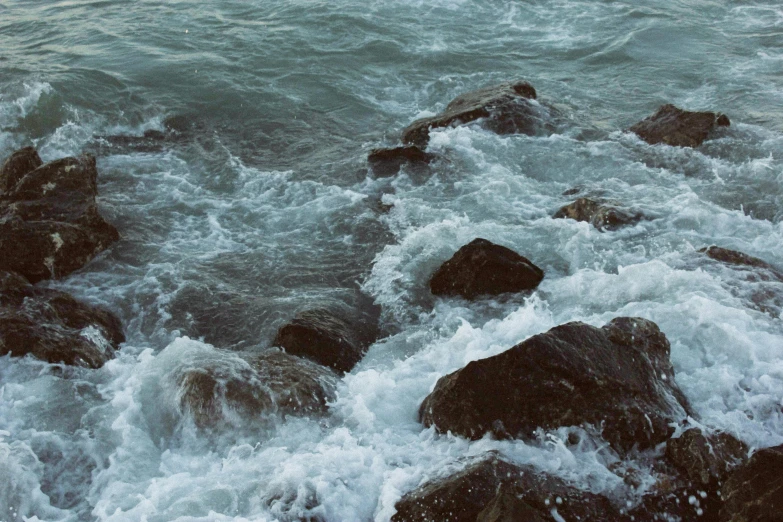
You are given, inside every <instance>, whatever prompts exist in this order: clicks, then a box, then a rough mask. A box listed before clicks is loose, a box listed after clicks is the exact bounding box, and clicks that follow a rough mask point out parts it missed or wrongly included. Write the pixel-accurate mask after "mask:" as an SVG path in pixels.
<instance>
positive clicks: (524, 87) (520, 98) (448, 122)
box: [402, 81, 550, 149]
mask: <svg viewBox="0 0 783 522" xmlns="http://www.w3.org/2000/svg"><path fill="white" fill-rule="evenodd" d="M535 99H536V90H535V89H534V88H533V86H532V85H530V84H529V83H527V82H524V81H518V82H509V83H503V84H500V85H495V86H492V87H485V88H483V89H479V90H477V91H472V92H468V93H466V94H462V95H460V96H457V97H456V98H454V100H452V102H451V103H449V104H448V105H447V106H446V109H445V110H444V111H443V112H441V113H440V114H438V115H436V116H432V117H430V118H422V119H420V120H416V121H414V122H413V123H411V124H410V125H409V126H408V127H407V128H406V129H405V130H404V131H403V132H402V141H403V143H405V144H409V145H416V146H417V147H419V148H422V149H423V148H425V147H426V146H427V143H428V142H429V139H430V136H429V133H430V129H436V128H441V127H452V126H456V125H461V124H465V123H470V122H472V121H476V120H482V124H483V126H484V127H485V128H487V129H489V130H491V131H493V132H497V133H498V134H528V135H534V134H537V133H539V132H541V131H542V130H543V129H548V128H549V123H548V120H549V118H550V115H549V112H550V111H549V109H547V108H546V107H544V106H542V105H540V104H538V103H537V102H535Z"/></svg>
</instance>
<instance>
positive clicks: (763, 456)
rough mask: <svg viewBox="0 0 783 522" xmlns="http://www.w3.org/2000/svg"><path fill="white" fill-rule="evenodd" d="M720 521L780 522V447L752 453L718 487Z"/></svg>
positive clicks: (782, 486)
mask: <svg viewBox="0 0 783 522" xmlns="http://www.w3.org/2000/svg"><path fill="white" fill-rule="evenodd" d="M721 495H722V496H723V508H722V509H721V512H720V520H721V522H781V521H783V446H776V447H774V448H765V449H762V450H759V451H757V452H756V453H754V454H753V456H752V457H751V458H750V460H749V461H748V462H747V463H746V464H745V465H743V466H741V467H739V468H738V469H737V470H736V471H734V473H732V474H731V476H730V477H729V478H728V480H726V482H725V484H723V487H722V488H721Z"/></svg>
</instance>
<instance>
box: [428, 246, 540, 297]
mask: <svg viewBox="0 0 783 522" xmlns="http://www.w3.org/2000/svg"><path fill="white" fill-rule="evenodd" d="M543 278H544V271H543V270H541V269H540V268H538V267H537V266H536V265H534V264H533V263H532V262H531V261H530V260H529V259H527V258H526V257H523V256H521V255H519V254H517V253H516V252H514V251H513V250H511V249H509V248H506V247H504V246H500V245H496V244H494V243H492V242H491V241H487V240H486V239H482V238H477V239H474V240H473V241H471V242H470V243H468V244H467V245H465V246H463V247H462V248H460V249H459V250H457V253H455V254H454V256H452V258H451V259H449V260H448V261H446V262H445V263H443V264H442V265H441V266H440V268H438V270H437V271H435V273H434V274H433V276H432V278H431V279H430V291H432V293H433V294H434V295H440V296H456V295H459V296H462V297H464V298H465V299H476V298H477V297H479V296H482V295H499V294H503V293H507V292H522V291H525V290H532V289H534V288H535V287H537V286H538V284H539V283H540V282H541V280H542V279H543Z"/></svg>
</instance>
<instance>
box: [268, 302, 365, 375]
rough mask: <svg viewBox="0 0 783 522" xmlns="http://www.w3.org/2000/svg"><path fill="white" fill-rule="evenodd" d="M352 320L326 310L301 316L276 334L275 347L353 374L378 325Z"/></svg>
mask: <svg viewBox="0 0 783 522" xmlns="http://www.w3.org/2000/svg"><path fill="white" fill-rule="evenodd" d="M362 319H364V320H367V321H368V322H364V321H361V320H358V321H350V320H348V319H345V318H344V314H336V313H334V312H332V311H330V310H327V309H314V310H307V311H304V312H302V313H300V314H298V315H297V316H296V317H295V318H294V319H293V320H292V321H291V322H290V323H288V324H286V325H285V326H283V327H282V328H280V330H279V331H278V332H277V336H276V337H275V340H274V341H273V343H272V344H274V345H275V346H280V347H282V348H284V349H285V351H286V352H287V353H290V354H292V355H297V356H299V357H305V358H307V359H310V360H312V361H315V362H317V363H319V364H322V365H324V366H328V367H329V368H333V369H334V370H337V371H338V372H341V373H345V372H349V371H351V369H352V368H353V367H354V366H356V363H358V362H359V361H360V360H361V359H362V357H363V356H364V353H365V352H366V351H367V348H368V347H369V346H370V344H372V343H373V342H374V340H375V337H376V335H377V324H375V323H374V322H372V321H371V319H370V318H369V317H363V318H362Z"/></svg>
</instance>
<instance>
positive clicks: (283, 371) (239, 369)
mask: <svg viewBox="0 0 783 522" xmlns="http://www.w3.org/2000/svg"><path fill="white" fill-rule="evenodd" d="M225 353H226V357H225V358H223V359H216V360H212V361H210V362H209V363H207V364H205V365H204V366H203V367H199V368H185V369H183V370H182V371H181V372H179V374H178V376H177V384H178V385H179V388H180V391H179V403H180V408H181V409H182V411H183V412H188V413H189V414H190V415H192V417H193V420H194V422H195V423H196V425H197V426H199V427H201V428H207V427H216V426H217V425H219V424H220V423H221V422H228V423H229V424H239V423H241V422H242V421H243V420H247V419H259V418H262V417H265V416H276V415H282V416H283V417H284V416H286V415H294V416H305V415H321V414H323V413H325V412H326V411H327V403H328V402H330V401H333V400H334V399H335V388H336V385H337V376H336V375H335V374H334V372H332V371H331V370H329V369H327V368H324V367H323V366H320V365H318V364H315V363H313V362H310V361H308V360H306V359H302V358H299V357H294V356H293V355H288V354H286V353H282V352H280V351H277V350H270V351H268V352H264V353H262V354H260V355H255V356H245V357H240V356H239V355H237V354H234V353H233V352H225Z"/></svg>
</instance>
